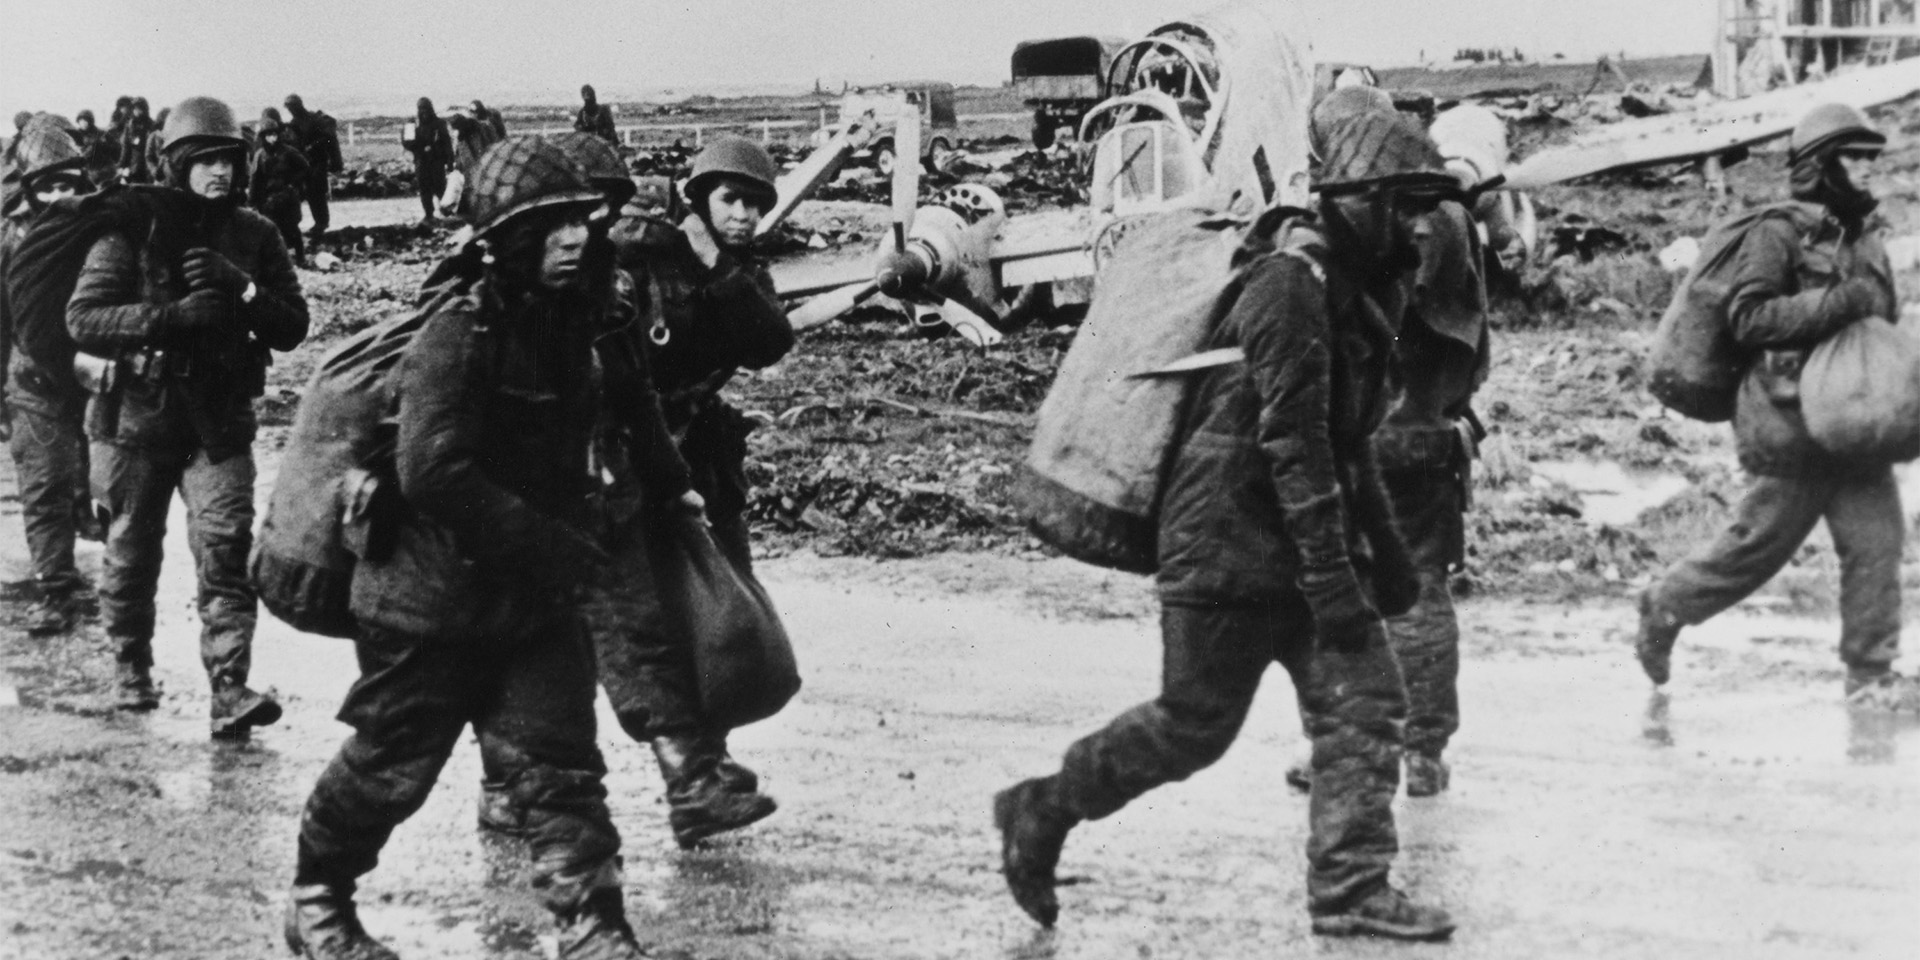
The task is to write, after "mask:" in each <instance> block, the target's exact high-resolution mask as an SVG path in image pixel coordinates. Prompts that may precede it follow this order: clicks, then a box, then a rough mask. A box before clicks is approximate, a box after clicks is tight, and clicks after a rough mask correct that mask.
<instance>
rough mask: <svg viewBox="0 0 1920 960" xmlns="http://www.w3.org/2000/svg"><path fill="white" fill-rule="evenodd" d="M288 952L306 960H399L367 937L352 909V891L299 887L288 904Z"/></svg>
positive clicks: (325, 886)
mask: <svg viewBox="0 0 1920 960" xmlns="http://www.w3.org/2000/svg"><path fill="white" fill-rule="evenodd" d="M286 936H287V949H289V950H292V951H293V955H294V956H296V957H302V958H304V960H400V956H399V954H396V953H394V952H393V951H392V950H389V949H387V947H386V945H385V944H383V943H381V942H380V941H378V940H375V939H374V938H373V937H372V936H370V935H368V933H367V929H366V928H365V927H362V926H361V925H360V917H359V915H358V914H357V913H356V912H355V911H354V907H353V887H352V886H350V885H349V886H345V887H334V886H329V885H327V884H324V883H316V884H310V885H306V886H296V887H294V888H293V893H292V895H291V897H290V898H289V899H288V901H287V926H286Z"/></svg>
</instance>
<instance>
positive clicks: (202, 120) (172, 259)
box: [67, 97, 307, 738]
mask: <svg viewBox="0 0 1920 960" xmlns="http://www.w3.org/2000/svg"><path fill="white" fill-rule="evenodd" d="M171 124H172V128H171V131H170V134H171V135H170V136H169V137H168V140H167V148H166V152H165V154H164V156H163V158H162V164H161V165H162V167H163V177H164V180H165V182H166V184H167V187H166V188H165V189H162V190H151V191H138V192H137V196H136V197H135V199H141V198H144V199H145V202H146V203H147V204H148V205H149V206H150V208H151V210H152V213H151V227H150V229H139V228H133V227H127V226H125V225H120V226H118V227H117V228H116V229H112V230H109V231H107V232H106V233H104V235H102V236H101V237H100V238H99V239H98V240H97V241H96V242H94V244H93V246H92V248H91V250H89V252H88V254H87V258H86V264H85V266H84V267H83V268H82V269H81V272H80V278H79V282H78V284H77V285H76V286H75V288H74V291H73V296H72V298H71V300H70V301H69V302H68V305H67V328H68V330H69V331H70V332H71V333H72V334H73V338H74V341H75V343H76V344H77V345H78V346H79V348H80V349H81V350H82V351H85V352H86V353H87V354H89V355H91V356H93V357H96V358H98V360H97V361H95V363H96V364H97V365H98V366H99V367H101V368H102V369H104V370H105V371H106V372H104V373H103V374H102V375H101V377H100V385H99V387H98V388H97V389H96V390H95V393H94V396H93V398H92V399H91V400H90V401H89V404H88V412H87V434H88V436H89V437H90V438H91V440H92V441H93V448H92V453H93V466H94V499H95V501H96V502H97V503H99V504H100V505H101V507H102V509H103V510H104V511H105V512H106V514H107V522H108V531H107V551H106V561H105V563H104V565H103V568H102V576H101V582H100V609H101V618H102V620H103V622H104V626H105V628H106V633H107V638H108V640H109V641H110V642H111V644H112V645H113V647H114V650H115V660H116V664H117V670H118V686H119V695H120V701H119V705H120V706H121V707H122V708H123V709H128V710H151V709H153V708H154V707H155V706H157V705H158V704H159V700H160V698H159V694H158V692H157V691H156V689H155V687H154V683H153V677H152V672H151V671H152V664H153V646H152V644H153V633H154V614H155V610H154V599H155V592H156V590H157V588H158V584H159V574H160V562H161V553H162V549H163V540H164V538H165V535H166V520H167V512H168V510H169V507H170V505H171V503H172V501H173V497H174V493H175V492H176V491H178V492H179V494H180V496H181V498H182V499H184V500H185V501H186V503H187V506H188V508H189V509H188V513H187V535H188V539H189V541H190V542H191V543H192V544H193V554H194V566H195V568H196V571H197V573H198V575H199V604H198V608H199V617H200V624H201V630H200V659H201V663H202V664H203V665H204V666H205V667H206V670H207V677H208V681H209V683H210V685H211V687H212V708H211V730H212V733H213V735H214V736H215V737H217V738H238V737H244V736H246V734H247V732H248V730H249V729H250V728H252V727H256V726H261V725H264V724H269V723H272V722H273V721H275V720H276V719H278V718H279V716H280V707H279V705H277V704H275V703H274V702H273V700H272V699H270V698H268V697H266V696H265V695H263V694H260V693H257V692H255V691H253V690H252V689H250V688H249V687H248V686H247V683H246V681H247V675H248V672H249V667H250V665H251V660H252V647H253V632H254V622H255V619H256V617H257V608H258V602H257V599H256V595H255V593H254V588H253V585H252V583H251V582H250V581H249V580H248V578H247V554H248V551H249V550H250V549H251V547H252V543H253V480H254V462H253V439H254V433H255V429H256V421H255V418H254V410H253V400H254V398H255V397H258V396H259V395H260V394H261V392H262V390H263V388H264V386H265V376H266V365H267V362H268V357H269V356H270V351H275V350H279V351H286V350H291V349H293V348H294V347H296V346H298V345H299V344H300V342H301V341H302V340H303V339H305V338H306V335H307V304H306V300H305V298H304V297H302V296H301V293H300V281H299V279H298V278H297V277H296V276H295V275H294V272H293V263H292V261H291V259H289V257H288V255H287V248H286V245H285V244H283V243H282V242H281V240H280V234H279V231H277V230H276V229H274V226H273V224H272V223H270V222H268V221H267V219H266V218H265V217H262V216H260V215H259V214H257V213H255V212H253V211H252V210H248V209H246V208H244V207H242V206H241V205H240V197H239V196H238V194H237V190H236V187H235V178H236V175H237V172H238V170H239V167H240V164H241V163H242V162H243V161H244V159H245V154H246V141H244V140H242V139H241V137H240V126H239V124H237V123H235V122H234V118H233V111H232V110H231V109H229V108H228V107H227V105H226V104H224V103H222V102H220V101H218V100H215V99H212V98H211V97H189V98H187V99H186V100H183V101H181V102H180V104H179V106H178V107H176V108H175V109H174V110H173V115H172V119H171ZM103 199H104V198H103Z"/></svg>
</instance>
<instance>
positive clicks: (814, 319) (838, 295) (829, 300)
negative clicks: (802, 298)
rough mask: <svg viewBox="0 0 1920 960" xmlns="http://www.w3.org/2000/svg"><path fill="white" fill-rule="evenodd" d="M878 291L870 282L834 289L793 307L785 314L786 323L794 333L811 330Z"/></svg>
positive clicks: (850, 284)
mask: <svg viewBox="0 0 1920 960" xmlns="http://www.w3.org/2000/svg"><path fill="white" fill-rule="evenodd" d="M878 289H879V288H878V287H876V286H874V283H873V281H871V280H869V281H867V282H865V283H849V284H847V285H846V286H844V287H836V288H834V289H832V290H828V291H827V292H826V293H823V294H821V295H819V296H817V297H814V298H813V299H811V300H808V301H807V302H806V303H803V304H801V305H799V306H797V307H794V308H793V311H792V312H791V313H788V314H787V322H788V323H790V324H792V325H793V332H795V333H799V332H801V331H803V330H811V329H813V328H814V327H817V326H819V325H821V324H823V323H826V322H827V321H829V320H832V319H833V318H835V317H837V316H839V315H841V314H843V313H846V312H847V311H848V310H852V309H853V308H854V306H855V305H857V304H858V303H860V301H862V300H865V299H867V298H868V297H871V296H873V294H874V292H875V291H876V290H878Z"/></svg>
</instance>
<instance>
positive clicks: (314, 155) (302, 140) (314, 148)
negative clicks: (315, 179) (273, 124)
mask: <svg viewBox="0 0 1920 960" xmlns="http://www.w3.org/2000/svg"><path fill="white" fill-rule="evenodd" d="M287 133H288V135H289V136H291V138H292V139H293V142H294V145H295V146H298V147H299V148H300V153H301V154H302V155H304V156H305V157H306V158H307V165H308V166H309V167H310V168H311V170H312V172H313V173H315V174H325V173H339V172H340V171H342V170H344V169H346V163H345V162H344V161H343V160H342V159H341V158H340V135H339V124H338V123H337V122H336V121H335V120H334V119H333V118H332V117H329V116H327V115H326V114H325V113H324V112H322V111H319V110H308V111H306V112H305V113H302V114H300V115H299V116H297V117H294V118H292V119H291V120H288V121H287Z"/></svg>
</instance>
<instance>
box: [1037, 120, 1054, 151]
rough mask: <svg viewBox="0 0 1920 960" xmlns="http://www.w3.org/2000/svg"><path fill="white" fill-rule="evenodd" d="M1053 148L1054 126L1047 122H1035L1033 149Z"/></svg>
mask: <svg viewBox="0 0 1920 960" xmlns="http://www.w3.org/2000/svg"><path fill="white" fill-rule="evenodd" d="M1052 146H1053V124H1051V123H1048V122H1047V121H1045V120H1035V121H1034V122H1033V148H1034V149H1035V150H1045V149H1048V148H1049V147H1052Z"/></svg>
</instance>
